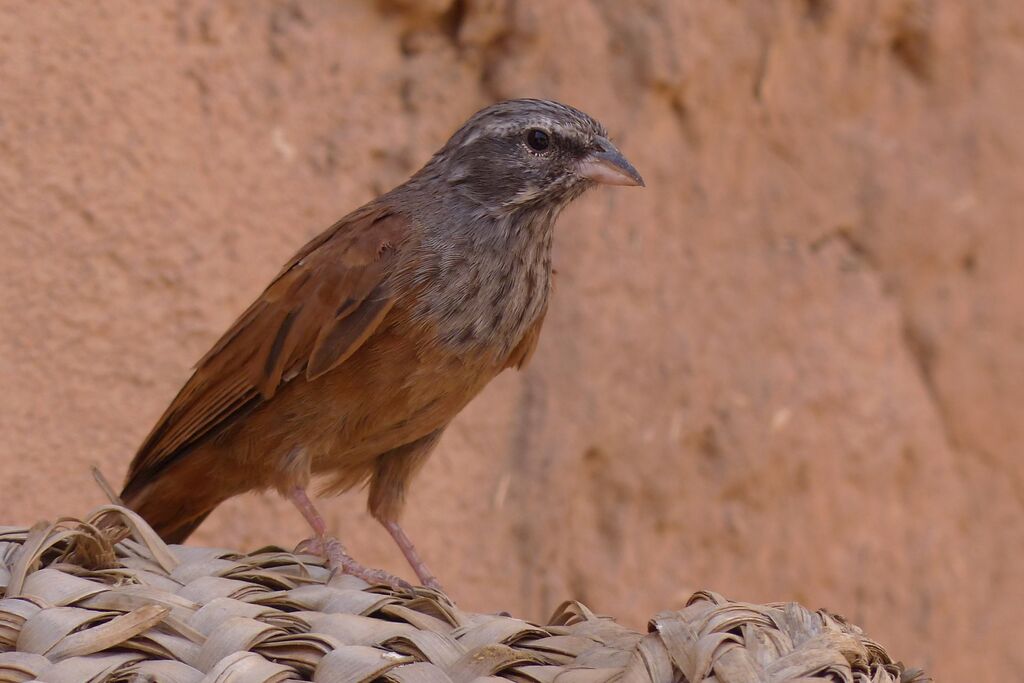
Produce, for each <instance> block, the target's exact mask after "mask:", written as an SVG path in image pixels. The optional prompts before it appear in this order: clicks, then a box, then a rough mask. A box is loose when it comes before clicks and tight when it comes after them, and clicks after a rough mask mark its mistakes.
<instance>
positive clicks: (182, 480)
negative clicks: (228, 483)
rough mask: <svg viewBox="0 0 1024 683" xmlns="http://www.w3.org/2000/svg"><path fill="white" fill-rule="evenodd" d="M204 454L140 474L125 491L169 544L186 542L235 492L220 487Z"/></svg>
mask: <svg viewBox="0 0 1024 683" xmlns="http://www.w3.org/2000/svg"><path fill="white" fill-rule="evenodd" d="M203 460H204V459H203V458H200V457H187V458H183V459H181V460H179V461H178V462H176V463H174V464H173V465H171V466H170V467H168V468H166V469H164V470H161V471H159V472H156V473H153V474H148V473H145V472H140V473H137V474H136V475H135V476H134V477H133V478H132V479H130V480H129V481H128V483H127V484H125V487H124V490H123V491H121V499H122V500H123V501H124V504H125V505H126V506H127V507H128V508H130V509H132V510H134V511H135V512H137V513H139V515H141V516H142V518H143V519H145V520H146V522H147V523H148V524H149V525H150V526H151V527H153V529H154V530H155V531H156V532H157V533H158V534H159V535H160V538H162V539H163V540H164V541H165V542H167V543H183V542H184V541H185V539H187V538H188V537H189V536H190V535H191V534H192V532H193V531H195V530H196V529H197V528H198V527H199V525H200V524H202V523H203V520H205V519H206V518H207V517H208V516H209V515H210V513H211V512H213V510H214V509H215V508H216V507H217V506H218V505H220V504H221V503H223V502H224V501H225V500H227V499H228V498H229V497H230V496H231V495H232V494H233V493H234V492H232V491H226V490H224V488H223V487H222V486H219V485H218V483H217V482H216V480H215V478H213V477H211V476H210V470H209V468H208V467H205V465H206V463H205V462H203Z"/></svg>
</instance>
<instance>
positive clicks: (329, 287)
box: [126, 206, 410, 490]
mask: <svg viewBox="0 0 1024 683" xmlns="http://www.w3.org/2000/svg"><path fill="white" fill-rule="evenodd" d="M409 233H410V225H409V221H408V219H406V218H405V217H403V216H401V215H398V214H394V213H390V212H389V211H388V210H387V209H385V208H382V207H373V206H371V207H366V208H364V209H360V210H358V211H356V212H355V213H353V214H350V215H349V216H346V217H345V218H343V219H341V220H340V221H338V223H336V224H335V225H333V226H332V227H331V228H329V229H328V230H326V231H324V232H323V233H321V234H320V235H319V236H317V237H316V238H314V239H313V240H312V241H310V242H309V243H308V244H306V246H304V247H303V248H302V249H301V250H299V252H298V253H297V254H296V255H295V256H294V257H293V258H292V260H291V261H290V262H289V263H288V264H287V265H286V266H285V267H284V268H283V269H282V270H281V272H280V273H279V274H278V275H277V277H276V278H274V280H273V282H271V283H270V285H269V286H268V287H267V288H266V290H264V292H263V293H262V294H261V295H260V297H259V298H258V299H257V300H256V301H255V302H254V303H253V304H252V305H251V306H249V308H248V310H246V311H245V312H244V313H243V314H242V315H241V316H239V318H238V320H236V321H235V322H234V324H233V325H232V326H231V328H230V329H229V330H228V331H227V332H226V333H225V334H224V336H223V337H221V338H220V340H219V341H218V342H217V343H216V344H215V345H214V346H213V348H212V349H210V351H209V352H208V353H207V354H206V355H205V356H203V358H202V359H201V360H200V361H199V362H198V363H197V364H196V369H195V372H194V374H193V375H192V377H191V378H190V379H189V380H188V382H187V383H186V384H185V386H184V387H182V389H181V391H180V392H178V395H177V396H176V397H175V399H174V401H173V402H172V403H171V405H170V406H169V407H168V408H167V410H166V412H164V414H163V416H162V417H161V418H160V421H159V422H157V424H156V426H155V427H154V428H153V431H152V432H150V434H149V436H148V437H146V440H145V442H144V443H143V444H142V446H141V448H140V449H139V451H138V453H137V454H136V456H135V459H134V460H133V461H132V464H131V467H130V469H129V472H128V482H129V485H128V486H129V487H132V486H133V483H134V484H135V485H142V484H144V483H145V481H146V480H149V479H150V478H151V477H152V476H153V475H154V474H156V473H157V472H158V471H160V470H162V469H163V468H164V467H166V466H167V465H168V464H170V463H171V462H172V461H174V460H176V459H177V458H178V457H180V456H181V455H183V454H185V453H187V452H188V451H189V450H191V448H192V447H194V446H195V445H197V444H198V443H200V442H202V441H203V440H204V439H206V438H208V437H210V436H213V435H214V434H216V433H217V432H218V431H219V430H220V428H222V427H224V426H225V425H227V424H229V423H230V422H231V421H232V418H234V417H236V416H238V415H240V414H244V413H246V412H248V411H250V410H252V409H253V408H254V407H256V406H258V405H259V404H261V403H262V402H264V401H267V400H268V399H270V398H271V397H272V396H273V395H274V392H276V391H277V389H278V388H279V387H280V386H281V385H282V383H284V382H287V381H288V380H290V379H292V378H293V377H295V376H297V375H299V374H304V375H305V377H306V378H307V379H315V378H316V377H319V376H320V375H322V374H324V373H325V372H327V371H328V370H331V369H332V368H335V367H337V366H338V365H339V364H340V363H342V362H343V361H344V360H345V359H346V358H348V357H349V356H351V355H352V353H354V352H355V351H356V349H358V348H359V346H360V345H361V344H362V343H363V342H364V341H365V340H366V339H367V337H369V336H370V334H372V333H373V331H374V330H375V329H376V327H377V325H378V324H380V322H381V320H383V318H384V316H385V315H386V314H387V312H388V311H389V310H390V308H391V306H392V305H393V303H394V298H393V297H392V295H391V293H390V292H389V291H388V284H387V283H388V276H389V275H390V274H391V273H393V272H394V270H395V267H396V264H397V261H398V254H399V250H400V247H401V246H402V244H403V243H405V242H406V241H407V240H408V237H409ZM126 490H127V489H126Z"/></svg>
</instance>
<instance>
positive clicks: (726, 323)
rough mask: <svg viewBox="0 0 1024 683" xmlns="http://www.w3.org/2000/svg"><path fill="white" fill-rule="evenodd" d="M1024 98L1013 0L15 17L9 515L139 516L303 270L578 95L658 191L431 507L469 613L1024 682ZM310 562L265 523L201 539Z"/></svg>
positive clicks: (5, 137) (636, 201)
mask: <svg viewBox="0 0 1024 683" xmlns="http://www.w3.org/2000/svg"><path fill="white" fill-rule="evenodd" d="M1022 82H1024V5H1022V4H1021V3H1019V2H1015V1H1013V0H1002V1H993V2H986V3H968V2H938V1H927V0H917V1H913V0H885V1H881V0H874V1H868V0H777V1H766V0H745V1H736V2H710V1H706V0H701V1H697V0H694V1H692V2H691V1H685V0H678V1H672V0H664V1H661V2H657V1H651V0H646V1H640V0H637V1H634V2H621V1H619V0H576V1H572V2H559V3H554V2H544V1H541V0H534V1H527V0H521V1H518V2H514V1H512V0H504V1H503V0H431V1H429V2H413V1H412V0H404V1H402V2H398V1H397V0H392V1H391V2H371V1H370V0H352V1H350V2H341V1H337V2H329V1H327V0H320V1H313V0H309V1H306V2H272V1H269V0H260V1H249V0H234V1H229V0H224V1H221V2H204V1H188V0H183V1H180V2H170V1H168V2H144V3H143V2H132V1H131V0H122V1H120V2H117V1H103V2H84V1H82V2H70V1H69V2H57V1H56V0H47V1H39V2H32V3H26V2H19V1H15V0H0V271H2V276H0V381H2V389H3V390H2V392H0V463H2V466H3V467H2V470H0V485H2V489H0V490H2V498H3V518H2V520H0V523H6V524H29V523H32V522H34V521H36V520H38V519H40V518H51V519H52V518H54V517H57V516H61V515H81V514H84V513H86V512H88V510H89V509H90V508H92V507H93V506H95V505H97V504H99V503H101V502H102V497H101V495H100V492H99V490H98V489H97V488H96V486H95V485H94V484H93V483H92V480H91V479H90V475H89V472H88V466H89V465H90V464H92V463H96V464H99V465H100V466H101V467H102V468H103V470H104V471H105V472H106V473H107V474H108V476H110V477H111V478H112V479H115V480H120V478H121V477H122V476H123V473H124V470H125V467H126V465H127V463H128V461H129V459H130V458H131V455H132V452H133V449H134V448H135V447H136V446H137V445H138V443H139V442H140V440H141V439H142V437H143V436H144V435H145V433H146V432H147V431H148V430H149V428H150V427H151V426H152V423H153V422H154V421H155V419H156V418H157V416H158V415H159V414H160V413H161V412H162V410H163V408H164V407H165V405H166V404H167V402H168V401H169V400H170V398H171V397H172V396H173V394H174V393H175V391H176V390H177V389H178V387H179V386H180V385H181V383H182V382H183V381H184V380H185V378H186V376H187V374H188V372H189V370H188V368H189V366H190V365H191V364H192V363H193V362H194V361H195V360H196V359H197V358H198V357H199V356H200V355H201V354H202V353H203V352H204V351H205V350H206V349H207V347H208V346H209V345H210V344H211V343H212V342H213V341H214V339H215V338H216V337H217V336H218V335H219V333H220V332H221V331H222V330H223V329H224V328H225V327H226V326H227V325H228V324H229V323H230V322H231V321H232V320H233V318H234V317H235V315H236V314H237V313H239V312H240V311H241V310H242V309H243V308H244V306H245V305H246V304H247V303H248V302H249V301H250V300H251V299H252V298H253V297H254V296H255V295H256V294H257V293H258V292H259V290H260V289H261V287H262V286H263V285H264V284H265V283H266V281H267V280H268V279H269V278H270V277H271V276H272V275H273V274H274V273H275V272H276V271H277V269H278V267H279V266H280V265H281V264H282V263H283V262H284V261H285V260H286V259H287V258H288V256H289V255H290V254H291V252H292V251H293V250H294V249H296V248H297V247H298V246H299V245H300V244H302V243H303V242H305V241H306V240H307V239H308V238H309V237H311V236H312V235H313V234H315V233H316V232H319V231H320V230H321V229H323V228H324V227H326V226H327V225H328V224H330V223H331V222H332V221H333V220H334V219H335V218H337V217H339V216H340V215H342V214H344V213H346V212H347V211H349V210H350V209H352V208H354V207H355V206H357V205H358V204H360V203H362V202H364V201H366V200H368V199H370V198H371V197H373V196H374V195H376V194H377V193H379V192H381V191H383V190H385V189H388V188H389V187H391V186H392V185H394V184H396V183H398V182H400V181H401V180H403V179H404V178H405V177H406V176H407V175H409V174H410V172H412V171H413V170H415V169H416V168H417V167H418V166H419V165H420V164H422V163H423V162H424V161H425V160H426V159H427V158H428V156H429V155H430V153H431V152H432V151H433V150H434V149H436V148H437V147H438V146H439V145H441V144H442V143H443V142H444V140H445V139H446V137H447V136H448V134H449V133H450V132H451V131H452V130H453V129H454V128H455V127H456V126H457V125H458V124H460V123H461V122H462V120H463V119H465V117H466V116H468V115H469V114H470V113H472V112H473V111H474V110H476V109H477V108H478V107H481V106H483V105H485V104H488V103H490V102H493V101H495V100H497V99H502V98H506V97H513V96H539V97H552V98H557V99H560V100H563V101H566V102H569V103H572V104H575V105H577V106H579V107H581V108H583V109H585V110H586V111H588V112H590V113H592V114H594V115H595V116H597V117H598V118H600V119H601V120H602V121H604V122H605V123H606V124H607V126H608V127H609V128H610V130H611V131H612V133H613V136H614V138H615V139H616V140H617V141H618V142H619V143H620V146H621V147H622V149H623V150H625V151H626V153H627V154H628V155H629V156H630V158H631V159H632V160H633V161H634V162H635V163H636V165H637V167H638V168H639V169H640V170H641V171H642V172H643V173H644V175H645V177H646V179H647V181H648V188H647V189H646V190H643V191H639V190H637V191H633V190H606V191H600V192H593V193H592V194H591V195H589V196H587V197H586V198H585V199H583V200H582V201H580V202H579V203H578V204H577V205H575V206H573V207H572V208H571V209H570V210H569V211H568V212H567V214H566V215H565V217H564V219H563V220H562V222H561V224H560V225H559V228H558V237H557V247H556V250H557V252H556V262H557V269H558V285H557V291H556V296H555V299H554V301H553V304H552V308H551V310H550V313H549V315H548V321H547V326H546V329H545V331H544V334H543V336H542V338H541V343H540V347H539V350H538V353H537V355H536V357H535V360H534V362H533V364H532V365H531V366H530V368H529V369H528V370H527V371H526V372H524V373H521V374H507V375H504V376H502V377H501V378H499V379H498V380H497V381H496V382H495V383H494V384H493V385H491V386H490V387H489V388H488V389H487V391H486V392H485V394H484V395H483V396H482V397H481V398H480V399H478V400H477V401H476V402H474V403H473V404H472V405H471V406H470V407H469V409H467V410H466V412H465V413H464V414H463V415H462V416H461V417H460V418H459V420H458V421H457V423H456V425H455V426H454V428H452V429H450V430H449V431H448V433H447V435H446V436H445V438H444V440H443V442H442V445H441V447H440V449H439V451H438V452H437V453H436V455H435V456H434V457H433V459H432V460H431V461H430V463H429V464H428V466H427V467H426V469H425V471H424V472H423V474H422V476H421V478H420V480H419V481H418V485H417V486H416V487H415V490H414V493H413V495H412V498H411V501H410V504H409V506H408V510H407V515H406V521H407V526H408V529H409V531H410V533H411V534H412V535H413V536H414V538H416V539H418V541H419V543H420V545H421V549H422V551H423V553H424V554H425V556H426V557H427V558H428V559H429V560H430V561H431V562H432V565H433V567H434V568H435V570H436V571H437V572H438V573H439V574H440V576H441V578H442V580H443V581H444V583H445V584H446V586H447V587H448V589H449V590H450V592H451V593H452V594H453V596H454V597H455V598H456V599H457V600H458V601H459V602H460V604H461V606H463V607H464V608H466V609H473V610H482V611H484V610H486V611H495V610H501V609H508V610H512V611H514V612H516V613H517V614H521V615H523V616H526V617H528V618H533V619H543V618H545V617H546V616H547V615H548V614H549V613H550V612H551V611H552V610H553V609H554V608H555V606H556V605H557V604H558V603H559V602H560V601H561V600H563V599H565V598H578V599H581V600H583V601H585V602H586V603H588V604H589V605H591V606H592V607H593V608H594V609H596V610H598V611H601V612H605V613H610V614H615V615H617V616H619V617H620V618H621V619H622V620H624V621H625V622H626V623H628V624H631V625H635V626H640V625H642V624H643V623H644V622H645V621H646V619H647V618H648V617H649V616H651V615H652V614H653V613H655V612H657V611H658V610H661V609H666V608H671V607H679V606H680V603H681V602H682V601H683V600H684V599H685V598H686V597H687V596H688V595H689V594H690V592H691V591H694V590H696V589H699V588H711V589H714V590H717V591H720V592H722V593H724V594H726V595H728V596H730V597H734V598H737V599H744V600H751V601H758V602H762V601H776V600H798V601H801V602H803V603H806V604H807V605H809V606H814V607H816V606H827V607H829V608H830V609H832V610H835V611H838V612H840V613H842V614H844V615H846V616H847V617H848V618H850V619H852V620H854V621H855V622H857V623H859V624H861V625H863V626H864V627H865V629H866V630H867V631H868V632H869V633H870V634H871V635H872V636H874V637H875V638H877V639H878V640H879V641H881V642H882V643H883V644H885V645H886V646H887V647H889V648H890V649H891V651H892V652H894V653H895V654H896V655H897V656H898V657H900V658H902V659H904V660H905V661H907V662H909V663H912V664H916V665H923V666H925V667H926V668H928V669H929V670H930V671H931V672H932V673H933V674H935V675H936V676H937V677H938V678H940V679H942V680H948V681H963V680H979V681H982V680H984V681H995V680H1010V679H1013V680H1016V679H1019V678H1020V676H1021V675H1022V673H1021V672H1022V671H1024V648H1021V636H1020V629H1019V618H1020V614H1021V610H1022V609H1024V559H1022V555H1024V461H1022V458H1021V447H1022V444H1024V413H1022V411H1024V225H1022V223H1024V126H1022V125H1021V115H1022V114H1021V112H1022V111H1024V89H1022V88H1021V83H1022ZM326 508H327V510H328V512H329V521H330V524H331V526H332V528H333V529H335V530H336V531H337V532H338V533H339V535H341V537H342V538H344V539H346V540H347V541H348V542H349V544H350V546H351V547H352V549H353V550H354V552H355V553H356V554H357V555H358V556H359V557H361V558H362V559H364V560H365V561H367V562H368V563H370V564H377V565H380V566H383V567H385V568H387V569H389V570H392V571H396V572H403V573H404V572H407V569H406V568H405V567H404V565H403V563H402V561H401V558H400V556H399V555H398V552H397V551H396V550H395V549H394V548H393V547H392V546H391V544H390V542H389V541H388V540H387V538H386V535H385V534H384V533H383V531H382V530H381V529H379V528H378V527H377V526H376V525H375V524H374V523H373V522H372V521H371V520H370V519H369V518H368V517H367V515H366V514H365V513H364V512H363V497H362V495H361V494H359V495H356V494H353V495H350V496H346V497H343V498H341V499H337V500H332V501H329V502H327V503H326ZM304 531H305V530H304V527H303V524H302V523H301V520H300V518H299V516H298V515H297V513H295V512H294V511H293V510H292V509H290V507H289V506H288V505H287V504H285V503H284V502H282V501H281V500H278V499H276V498H274V497H271V496H266V497H257V496H252V497H247V498H244V499H238V500H235V501H232V502H231V503H230V504H228V505H226V506H224V508H223V509H221V510H219V511H218V512H217V513H216V514H215V515H214V516H213V517H212V518H211V519H210V521H209V523H207V524H206V525H205V526H204V527H203V528H202V530H201V532H200V533H199V534H197V535H196V537H195V539H194V542H197V543H203V544H219V545H225V546H231V547H237V548H241V549H246V548H254V547H256V546H259V545H261V544H269V543H276V544H281V545H289V544H292V543H294V542H296V541H297V540H299V538H300V537H302V535H303V534H304Z"/></svg>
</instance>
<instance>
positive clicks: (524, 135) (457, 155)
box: [430, 99, 644, 215]
mask: <svg viewBox="0 0 1024 683" xmlns="http://www.w3.org/2000/svg"><path fill="white" fill-rule="evenodd" d="M430 165H431V166H435V168H436V166H440V167H442V169H443V173H442V176H443V177H444V178H446V179H447V180H448V182H449V183H451V185H452V187H453V189H454V190H455V191H457V192H459V193H460V194H462V195H463V196H465V197H466V198H468V199H470V200H471V201H472V202H474V203H476V204H478V205H479V206H480V207H481V208H482V209H483V210H484V211H485V212H486V213H489V214H491V215H500V214H508V213H515V212H518V211H521V210H529V209H536V208H542V209H556V210H557V209H560V208H562V206H564V205H565V204H567V203H568V202H569V201H571V200H572V199H574V198H576V197H578V196H579V195H580V194H581V193H582V192H584V191H585V190H586V189H588V188H590V187H592V186H593V185H594V184H596V183H604V184H610V185H641V186H642V185H643V184H644V182H643V179H642V178H641V177H640V174H639V173H638V172H637V170H636V169H635V168H633V166H632V165H631V164H630V163H629V162H628V161H627V160H626V158H625V157H624V156H622V154H621V153H620V152H619V150H618V149H616V148H615V146H614V145H613V144H612V143H611V142H610V141H609V140H608V134H607V132H606V131H605V129H604V126H602V125H601V124H600V123H598V122H597V121H596V120H594V119H593V118H591V117H590V116H588V115H587V114H585V113H584V112H582V111H580V110H578V109H575V108H573V107H570V106H567V105H564V104H560V103H558V102H552V101H548V100H533V99H520V100H508V101H505V102H499V103H498V104H494V105H491V106H489V107H486V108H485V109H482V110H480V111H479V112H477V113H476V114H474V115H473V116H472V117H471V118H470V119H469V121H467V122H466V123H465V125H463V126H462V128H460V129H459V130H458V131H457V132H456V133H455V134H454V135H453V136H452V137H451V139H450V140H449V141H448V143H447V144H446V145H445V146H444V147H443V148H442V149H441V150H440V151H439V152H438V153H437V154H436V155H435V156H434V159H433V160H432V161H431V164H430ZM438 170H441V169H438Z"/></svg>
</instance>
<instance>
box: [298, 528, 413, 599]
mask: <svg viewBox="0 0 1024 683" xmlns="http://www.w3.org/2000/svg"><path fill="white" fill-rule="evenodd" d="M296 550H297V551H299V550H301V551H303V552H308V553H311V554H315V555H320V556H321V557H323V558H324V559H326V560H327V566H328V567H329V568H330V569H331V570H332V571H335V572H341V573H342V574H348V575H349V576H354V577H356V578H359V579H362V580H363V581H365V582H366V583H368V584H370V585H373V586H389V587H391V588H393V589H394V590H398V591H412V589H413V588H412V585H411V584H410V583H409V582H408V581H405V580H403V579H400V578H398V577H397V576H395V575H394V574H389V573H388V572H386V571H384V570H383V569H372V568H370V567H366V566H364V565H362V564H360V563H359V562H357V561H356V560H355V559H354V558H353V557H352V556H351V555H349V554H348V551H347V550H346V549H345V546H344V545H342V544H341V541H339V540H338V539H336V538H316V537H314V538H309V539H306V540H305V541H302V542H301V543H299V545H298V547H297V548H296Z"/></svg>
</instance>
